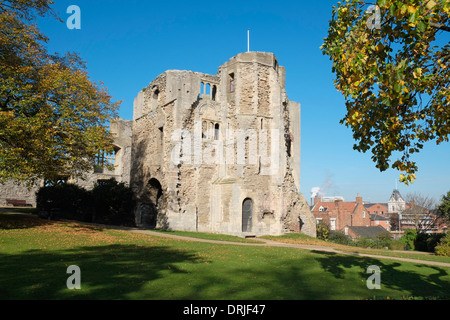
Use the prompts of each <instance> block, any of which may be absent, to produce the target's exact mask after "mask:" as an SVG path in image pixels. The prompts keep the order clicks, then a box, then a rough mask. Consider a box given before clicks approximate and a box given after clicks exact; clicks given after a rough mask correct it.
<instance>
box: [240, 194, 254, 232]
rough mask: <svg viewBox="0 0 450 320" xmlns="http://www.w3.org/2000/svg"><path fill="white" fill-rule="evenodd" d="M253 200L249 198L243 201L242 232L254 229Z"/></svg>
mask: <svg viewBox="0 0 450 320" xmlns="http://www.w3.org/2000/svg"><path fill="white" fill-rule="evenodd" d="M252 220H253V200H252V199H250V198H247V199H245V200H244V202H242V232H251V231H252Z"/></svg>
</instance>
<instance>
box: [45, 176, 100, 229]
mask: <svg viewBox="0 0 450 320" xmlns="http://www.w3.org/2000/svg"><path fill="white" fill-rule="evenodd" d="M36 203H37V209H38V212H41V213H43V214H46V217H48V218H50V219H57V218H64V219H73V220H79V221H90V220H91V218H92V211H91V210H90V208H89V203H91V195H90V194H89V192H88V191H86V190H85V189H84V188H81V187H79V186H77V185H74V184H58V185H55V186H51V187H43V188H40V189H39V191H38V192H37V193H36ZM44 212H45V213H44Z"/></svg>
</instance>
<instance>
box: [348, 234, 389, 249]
mask: <svg viewBox="0 0 450 320" xmlns="http://www.w3.org/2000/svg"><path fill="white" fill-rule="evenodd" d="M392 241H393V240H392V238H391V236H390V235H389V234H388V233H382V234H380V235H379V236H377V237H376V238H369V237H362V238H359V239H357V240H356V241H355V245H356V246H357V247H362V248H371V249H384V248H388V249H392Z"/></svg>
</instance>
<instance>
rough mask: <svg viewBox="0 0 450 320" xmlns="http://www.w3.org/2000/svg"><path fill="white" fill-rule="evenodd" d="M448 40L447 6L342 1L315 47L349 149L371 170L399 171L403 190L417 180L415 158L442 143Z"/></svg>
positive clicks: (449, 106)
mask: <svg viewBox="0 0 450 320" xmlns="http://www.w3.org/2000/svg"><path fill="white" fill-rule="evenodd" d="M449 36H450V1H449V0H440V1H437V0H436V1H419V0H402V1H396V0H378V1H377V2H376V4H374V3H373V2H368V1H364V0H346V1H345V2H342V3H338V5H337V6H335V7H333V18H332V20H331V21H330V26H329V31H328V36H327V38H326V39H325V41H324V44H323V46H322V47H321V49H322V52H323V53H324V54H326V55H328V56H330V59H331V60H332V62H333V69H332V70H333V72H334V73H335V75H336V79H335V86H336V88H337V89H338V90H339V91H340V92H341V93H342V94H343V95H344V97H345V100H346V107H347V114H346V115H345V117H344V118H343V119H342V120H341V124H345V125H346V126H347V127H350V128H351V129H352V131H353V137H354V139H355V141H356V143H355V145H354V149H355V150H357V151H359V152H364V153H365V152H367V151H369V150H370V151H371V152H372V160H373V161H374V162H375V164H376V167H377V168H379V169H380V170H381V171H386V170H387V169H388V168H390V167H391V168H394V169H397V170H399V171H400V172H402V174H401V175H400V180H401V181H402V182H404V183H406V184H409V183H411V182H414V180H415V179H416V173H417V171H418V165H417V164H416V162H414V160H413V156H414V154H415V153H418V152H420V150H421V149H422V148H423V147H424V144H425V143H426V142H429V141H434V142H435V143H437V144H438V145H439V144H441V143H444V142H448V141H449V133H450V124H449V119H450V68H449V66H450V45H449V43H448V40H446V39H450V38H449ZM440 40H441V42H444V44H440V45H439V43H440ZM442 40H443V41H442ZM395 152H400V156H399V158H398V159H395V161H393V159H392V157H393V156H394V153H395Z"/></svg>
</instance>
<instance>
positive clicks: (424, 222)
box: [402, 192, 438, 232]
mask: <svg viewBox="0 0 450 320" xmlns="http://www.w3.org/2000/svg"><path fill="white" fill-rule="evenodd" d="M405 198H406V203H409V205H410V208H409V209H407V210H405V211H404V212H403V217H402V218H403V219H408V220H412V221H413V222H414V226H415V229H416V230H417V231H418V232H420V231H425V230H430V229H432V228H433V227H434V226H435V224H436V221H437V218H438V217H437V215H435V214H433V212H432V211H433V209H434V208H435V206H436V201H435V200H434V199H433V198H432V197H429V196H424V195H422V194H420V193H418V192H414V193H408V194H407V195H406V197H405ZM406 216H407V218H406Z"/></svg>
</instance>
